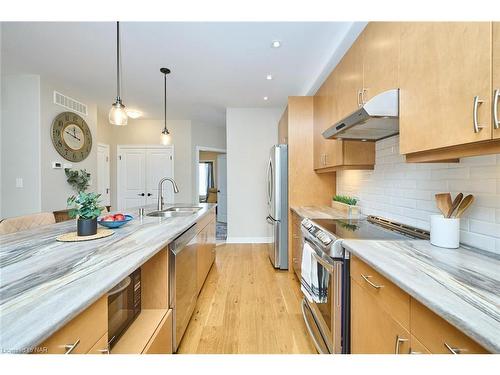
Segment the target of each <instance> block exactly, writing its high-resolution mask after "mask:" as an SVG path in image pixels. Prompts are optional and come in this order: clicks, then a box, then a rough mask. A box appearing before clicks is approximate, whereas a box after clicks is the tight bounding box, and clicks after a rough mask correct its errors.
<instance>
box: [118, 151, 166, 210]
mask: <svg viewBox="0 0 500 375" xmlns="http://www.w3.org/2000/svg"><path fill="white" fill-rule="evenodd" d="M137 149H140V150H155V149H158V150H167V149H170V150H171V151H172V178H173V179H174V180H175V152H174V145H154V144H153V145H127V144H124V145H116V181H115V182H116V208H117V209H120V208H119V206H120V198H121V191H120V178H121V175H122V173H123V172H122V170H121V168H122V167H121V163H120V160H121V159H120V158H121V153H122V152H123V150H137Z"/></svg>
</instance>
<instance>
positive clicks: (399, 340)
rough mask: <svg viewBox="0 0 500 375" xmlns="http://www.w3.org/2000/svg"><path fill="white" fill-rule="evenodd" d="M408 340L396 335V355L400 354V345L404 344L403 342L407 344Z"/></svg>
mask: <svg viewBox="0 0 500 375" xmlns="http://www.w3.org/2000/svg"><path fill="white" fill-rule="evenodd" d="M407 341H408V339H404V338H402V337H399V335H396V345H395V347H394V354H399V345H400V344H401V343H402V342H407Z"/></svg>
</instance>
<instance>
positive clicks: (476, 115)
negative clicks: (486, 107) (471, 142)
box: [472, 95, 484, 133]
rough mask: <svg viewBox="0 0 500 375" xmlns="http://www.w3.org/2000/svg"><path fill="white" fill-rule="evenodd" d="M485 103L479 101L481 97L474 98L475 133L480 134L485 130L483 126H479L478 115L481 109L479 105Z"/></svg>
mask: <svg viewBox="0 0 500 375" xmlns="http://www.w3.org/2000/svg"><path fill="white" fill-rule="evenodd" d="M483 102H484V100H481V99H479V96H477V95H476V96H475V97H474V106H473V107H472V122H473V124H474V133H479V132H480V131H481V130H482V129H483V128H484V126H483V125H479V122H478V113H477V109H478V107H479V104H481V103H483Z"/></svg>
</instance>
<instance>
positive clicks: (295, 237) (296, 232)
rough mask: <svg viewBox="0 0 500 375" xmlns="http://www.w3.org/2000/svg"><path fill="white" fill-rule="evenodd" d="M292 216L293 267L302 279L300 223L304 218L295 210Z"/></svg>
mask: <svg viewBox="0 0 500 375" xmlns="http://www.w3.org/2000/svg"><path fill="white" fill-rule="evenodd" d="M290 216H291V220H292V225H291V229H292V242H291V245H292V267H293V270H294V271H295V274H296V275H297V277H298V278H299V280H300V278H301V275H300V269H301V265H302V233H301V230H300V223H301V221H302V218H301V217H300V216H299V215H297V214H296V213H295V212H293V211H292V213H291V215H290Z"/></svg>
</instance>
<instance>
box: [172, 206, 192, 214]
mask: <svg viewBox="0 0 500 375" xmlns="http://www.w3.org/2000/svg"><path fill="white" fill-rule="evenodd" d="M199 210H201V207H198V206H185V207H170V208H167V209H166V210H164V211H165V212H190V213H193V214H194V213H195V212H198V211H199Z"/></svg>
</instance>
